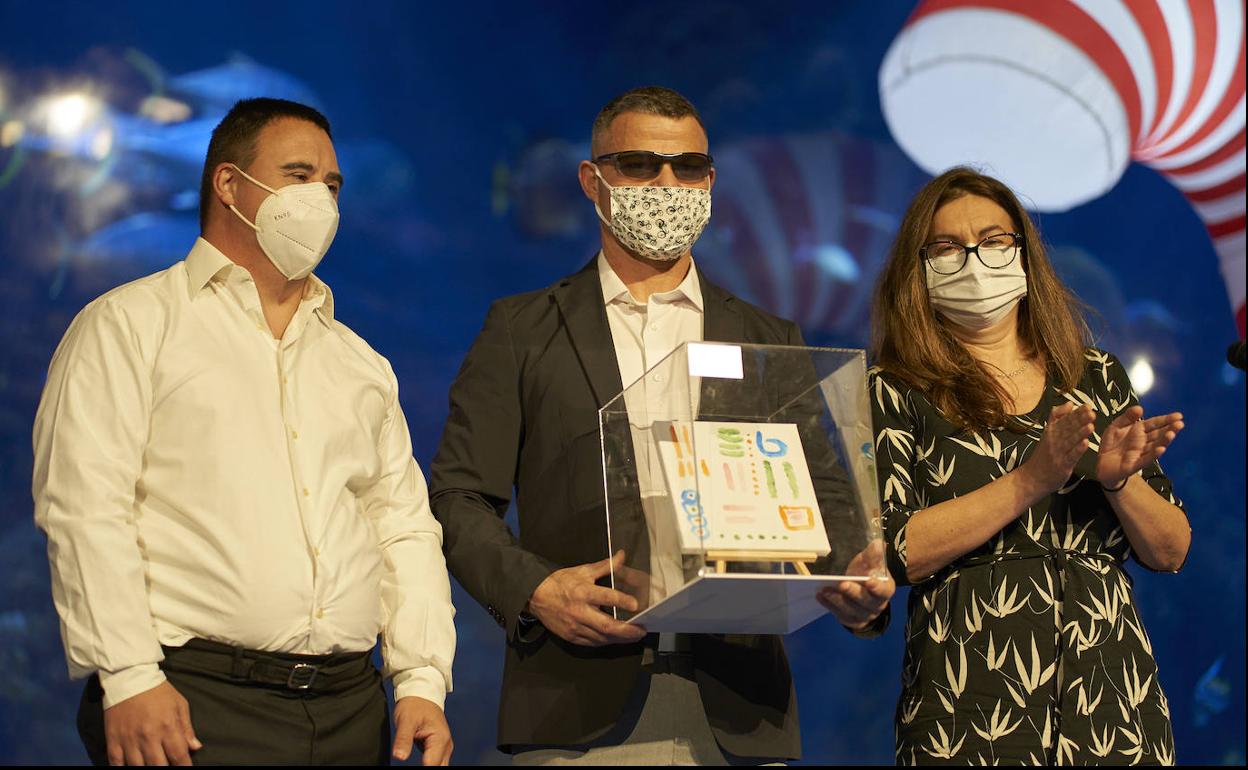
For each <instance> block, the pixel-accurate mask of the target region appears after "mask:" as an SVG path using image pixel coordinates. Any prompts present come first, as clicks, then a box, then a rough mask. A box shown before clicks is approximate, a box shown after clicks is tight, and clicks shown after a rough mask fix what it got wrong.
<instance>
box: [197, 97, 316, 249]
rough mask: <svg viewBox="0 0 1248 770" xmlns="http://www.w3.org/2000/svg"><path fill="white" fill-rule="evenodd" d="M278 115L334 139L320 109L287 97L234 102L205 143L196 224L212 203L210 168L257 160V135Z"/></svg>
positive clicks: (205, 218) (203, 219)
mask: <svg viewBox="0 0 1248 770" xmlns="http://www.w3.org/2000/svg"><path fill="white" fill-rule="evenodd" d="M280 118H295V119H297V120H306V121H308V122H309V123H313V124H315V125H316V126H317V127H319V128H320V129H321V130H322V131H324V132H325V134H326V135H327V136H328V137H329V138H330V139H333V138H334V135H333V132H331V131H330V130H329V121H328V120H327V119H326V118H325V116H324V115H322V114H321V113H320V112H319V111H317V110H315V109H313V108H312V107H309V106H307V105H306V104H300V103H298V102H292V101H288V100H286V99H269V98H267V97H261V98H258V99H243V100H242V101H240V102H237V103H235V105H234V106H233V107H231V108H230V111H229V112H228V113H226V115H225V117H224V118H222V119H221V122H220V123H218V124H217V127H216V128H214V129H213V130H212V139H211V140H209V142H208V155H207V157H205V158H204V174H203V178H202V179H201V180H200V184H199V226H200V227H203V226H204V225H205V224H206V223H207V221H208V210H209V206H211V205H212V201H213V191H212V176H213V171H214V170H215V169H216V168H217V166H219V165H221V164H222V163H237V164H238V165H239V166H240V167H243V168H246V167H247V166H249V165H251V162H252V161H253V160H255V159H256V138H257V137H258V136H260V132H261V131H262V130H263V129H264V127H265V126H267V125H269V124H270V123H272V122H273V121H275V120H278V119H280Z"/></svg>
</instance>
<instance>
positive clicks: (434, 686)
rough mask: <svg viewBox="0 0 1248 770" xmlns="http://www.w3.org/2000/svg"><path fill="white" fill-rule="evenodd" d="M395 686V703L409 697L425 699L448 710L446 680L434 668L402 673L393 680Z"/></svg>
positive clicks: (414, 669) (413, 669)
mask: <svg viewBox="0 0 1248 770" xmlns="http://www.w3.org/2000/svg"><path fill="white" fill-rule="evenodd" d="M391 682H392V683H393V684H394V702H395V703H398V702H399V701H400V700H401V699H403V698H406V697H408V696H409V695H415V696H416V697H418V698H424V699H425V700H427V701H430V702H432V703H434V704H436V705H437V707H438V708H440V709H442V710H443V711H445V710H446V678H445V677H444V676H442V672H441V671H438V670H437V669H436V668H434V667H433V666H425V667H423V668H412V669H408V670H407V671H400V672H399V673H397V674H395V675H394V678H393V679H391Z"/></svg>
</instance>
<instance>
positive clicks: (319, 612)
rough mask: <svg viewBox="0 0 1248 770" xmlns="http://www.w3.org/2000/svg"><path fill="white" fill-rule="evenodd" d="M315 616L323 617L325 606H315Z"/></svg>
mask: <svg viewBox="0 0 1248 770" xmlns="http://www.w3.org/2000/svg"><path fill="white" fill-rule="evenodd" d="M316 617H317V618H323V617H325V608H324V607H319V608H317V610H316Z"/></svg>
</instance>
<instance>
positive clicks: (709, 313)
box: [698, 270, 746, 342]
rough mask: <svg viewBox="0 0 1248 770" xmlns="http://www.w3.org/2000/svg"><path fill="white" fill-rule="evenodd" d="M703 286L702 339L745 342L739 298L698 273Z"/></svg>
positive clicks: (743, 322) (702, 273)
mask: <svg viewBox="0 0 1248 770" xmlns="http://www.w3.org/2000/svg"><path fill="white" fill-rule="evenodd" d="M698 282H699V284H700V285H701V286H702V308H703V311H702V312H703V314H704V315H703V318H702V339H704V340H705V341H707V342H745V341H746V339H745V318H744V317H742V315H741V308H740V307H739V303H738V302H737V298H736V297H734V296H732V295H731V294H729V293H728V292H726V291H724V290H723V289H721V288H719V287H718V286H716V285H715V284H713V283H711V282H710V281H709V280H707V278H706V273H704V272H702V271H701V270H699V271H698Z"/></svg>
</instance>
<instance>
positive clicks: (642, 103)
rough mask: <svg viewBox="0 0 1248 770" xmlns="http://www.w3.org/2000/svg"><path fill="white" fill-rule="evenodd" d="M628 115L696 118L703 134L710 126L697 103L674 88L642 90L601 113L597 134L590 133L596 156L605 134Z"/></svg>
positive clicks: (625, 95)
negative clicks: (640, 114) (616, 120)
mask: <svg viewBox="0 0 1248 770" xmlns="http://www.w3.org/2000/svg"><path fill="white" fill-rule="evenodd" d="M626 112H644V113H647V114H649V115H661V116H663V117H665V118H675V119H679V118H688V117H692V118H693V119H694V120H696V121H698V125H699V126H701V127H702V131H703V133H705V132H706V124H705V123H703V122H702V116H701V115H699V114H698V109H697V108H696V107H694V106H693V102H691V101H689V100H688V99H686V98H685V97H683V96H681V95H680V94H678V93H676V92H675V91H673V90H672V89H670V88H664V87H663V86H642V87H641V88H634V89H632V90H629V91H625V92H624V93H622V94H620V95H619V96H617V97H615V98H614V99H612V100H611V101H609V102H607V106H605V107H603V108H602V109H601V110H600V111H599V112H598V117H596V118H594V128H593V131H591V132H590V147H591V151H592V152H593V153H595V154H597V151H598V142H599V141H600V138H601V136H602V134H603V132H605V131H606V130H607V129H608V128H610V127H611V124H612V123H613V122H614V121H615V119H616V118H618V117H619V116H620V115H623V114H624V113H626Z"/></svg>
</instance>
